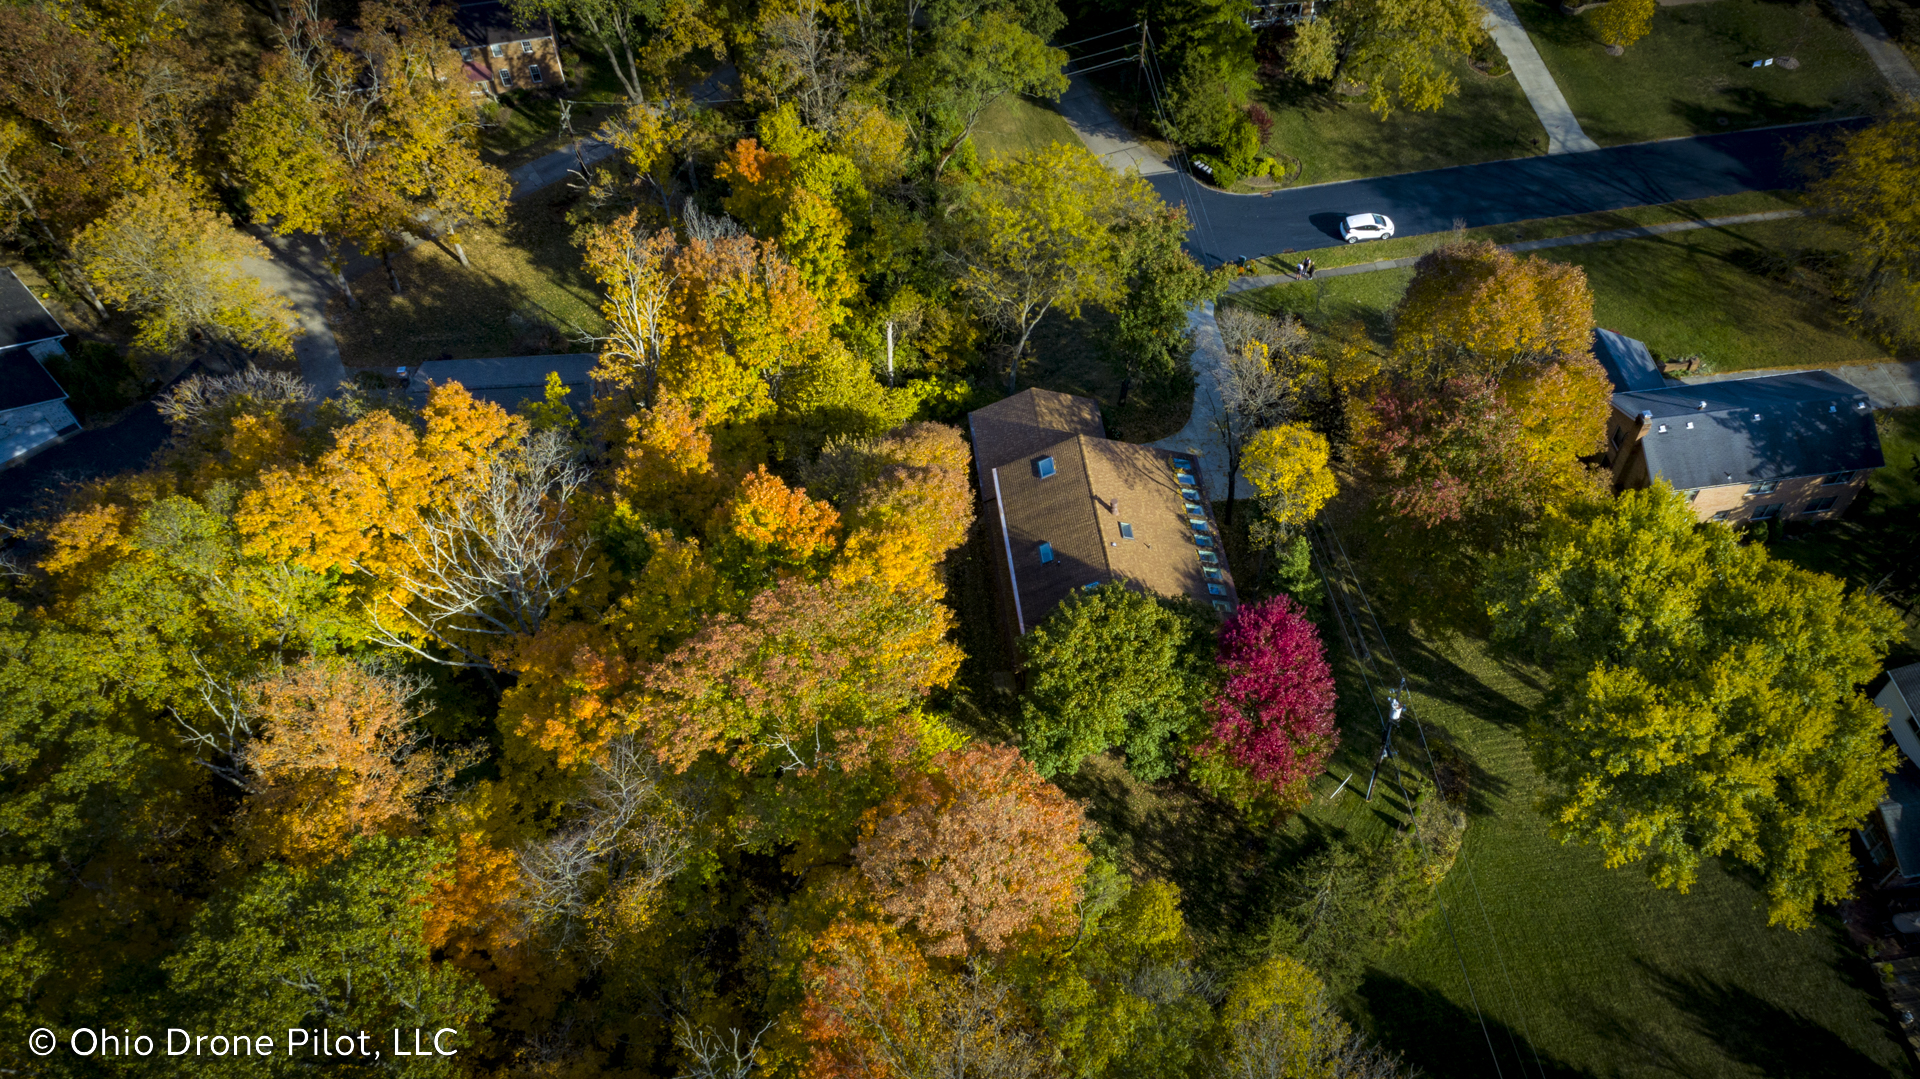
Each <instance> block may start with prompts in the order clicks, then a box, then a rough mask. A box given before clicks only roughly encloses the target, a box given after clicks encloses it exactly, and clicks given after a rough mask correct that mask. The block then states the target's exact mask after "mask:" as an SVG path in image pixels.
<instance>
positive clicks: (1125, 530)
mask: <svg viewBox="0 0 1920 1079" xmlns="http://www.w3.org/2000/svg"><path fill="white" fill-rule="evenodd" d="M1120 538H1121V539H1132V538H1133V526H1132V525H1130V524H1128V523H1127V522H1125V521H1121V522H1120Z"/></svg>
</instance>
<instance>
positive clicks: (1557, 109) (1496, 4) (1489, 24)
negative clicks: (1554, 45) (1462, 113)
mask: <svg viewBox="0 0 1920 1079" xmlns="http://www.w3.org/2000/svg"><path fill="white" fill-rule="evenodd" d="M1481 2H1482V3H1483V4H1484V5H1485V6H1486V9H1487V20H1486V22H1485V23H1484V24H1483V25H1485V26H1486V28H1487V32H1488V33H1489V34H1491V35H1492V36H1493V42H1494V44H1496V45H1498V46H1500V52H1501V53H1502V54H1503V55H1505V56H1506V58H1507V66H1508V67H1510V68H1512V69H1513V77H1514V79H1515V80H1516V81H1518V82H1519V83H1520V89H1521V90H1523V91H1525V93H1526V95H1527V104H1529V105H1532V106H1533V114H1534V115H1535V116H1538V117H1539V118H1540V126H1542V127H1544V128H1546V129H1547V152H1548V153H1550V154H1573V153H1581V152H1583V151H1586V150H1598V149H1599V148H1600V145H1599V144H1598V143H1596V142H1594V141H1593V140H1592V139H1590V138H1588V137H1587V133H1586V132H1585V131H1582V130H1580V121H1578V120H1576V119H1574V116H1573V110H1572V109H1570V108H1568V107H1567V99H1566V98H1565V97H1563V96H1562V95H1561V93H1560V84H1559V83H1556V82H1554V81H1553V73H1552V72H1550V71H1548V70H1547V64H1546V61H1544V60H1542V59H1540V50H1538V49H1536V48H1534V47H1533V39H1532V38H1530V37H1528V36H1527V30H1526V27H1524V26H1521V25H1520V17H1519V16H1518V15H1515V14H1514V13H1513V5H1512V4H1510V3H1508V2H1507V0H1481ZM1856 2H1858V0H1856Z"/></svg>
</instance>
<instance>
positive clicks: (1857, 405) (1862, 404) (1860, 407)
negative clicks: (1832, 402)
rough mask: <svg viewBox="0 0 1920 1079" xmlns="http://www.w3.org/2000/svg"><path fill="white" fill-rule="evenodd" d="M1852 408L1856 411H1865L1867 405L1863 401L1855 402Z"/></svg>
mask: <svg viewBox="0 0 1920 1079" xmlns="http://www.w3.org/2000/svg"><path fill="white" fill-rule="evenodd" d="M1853 407H1855V408H1858V409H1865V408H1866V407H1867V403H1866V402H1865V401H1855V402H1854V403H1853Z"/></svg>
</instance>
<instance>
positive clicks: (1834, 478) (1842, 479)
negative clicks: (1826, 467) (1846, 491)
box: [1820, 472, 1853, 487]
mask: <svg viewBox="0 0 1920 1079" xmlns="http://www.w3.org/2000/svg"><path fill="white" fill-rule="evenodd" d="M1852 482H1853V473H1851V472H1835V473H1834V474H1833V475H1831V476H1822V477H1820V486H1822V487H1832V486H1834V485H1835V484H1840V483H1852Z"/></svg>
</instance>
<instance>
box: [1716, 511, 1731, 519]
mask: <svg viewBox="0 0 1920 1079" xmlns="http://www.w3.org/2000/svg"><path fill="white" fill-rule="evenodd" d="M1732 512H1733V511H1732V510H1721V511H1720V512H1719V513H1716V514H1714V515H1713V517H1712V519H1713V520H1715V521H1724V520H1726V519H1727V515H1728V514H1730V513H1732Z"/></svg>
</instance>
